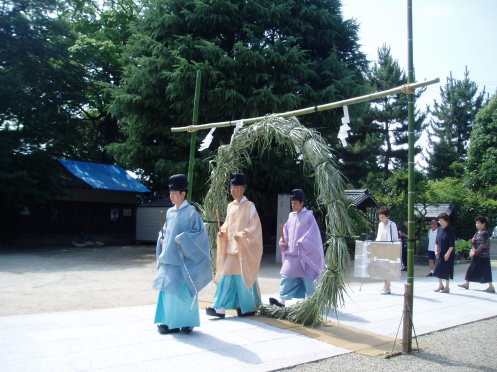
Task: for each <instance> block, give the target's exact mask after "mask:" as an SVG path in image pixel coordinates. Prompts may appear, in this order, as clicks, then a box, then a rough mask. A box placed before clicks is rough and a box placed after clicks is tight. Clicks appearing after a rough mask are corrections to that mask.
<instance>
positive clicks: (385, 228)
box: [376, 207, 399, 295]
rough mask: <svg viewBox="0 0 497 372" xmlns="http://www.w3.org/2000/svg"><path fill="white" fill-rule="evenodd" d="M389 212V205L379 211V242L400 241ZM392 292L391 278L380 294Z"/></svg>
mask: <svg viewBox="0 0 497 372" xmlns="http://www.w3.org/2000/svg"><path fill="white" fill-rule="evenodd" d="M389 214H390V211H389V210H388V208H387V207H381V208H380V210H379V211H378V219H379V220H380V223H379V224H378V234H377V235H376V241H377V242H378V241H380V242H397V241H399V231H398V230H397V225H396V224H395V222H393V221H390V220H389V219H388V215H389ZM390 293H391V290H390V280H385V284H384V286H383V289H382V290H381V292H380V294H383V295H387V294H390Z"/></svg>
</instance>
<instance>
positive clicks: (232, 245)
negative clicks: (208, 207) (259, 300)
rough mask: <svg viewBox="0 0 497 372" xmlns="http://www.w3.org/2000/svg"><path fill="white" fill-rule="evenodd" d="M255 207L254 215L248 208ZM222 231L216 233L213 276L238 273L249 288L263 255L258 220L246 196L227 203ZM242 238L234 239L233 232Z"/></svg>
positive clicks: (260, 229)
mask: <svg viewBox="0 0 497 372" xmlns="http://www.w3.org/2000/svg"><path fill="white" fill-rule="evenodd" d="M252 209H254V212H253V215H252V216H250V215H251V210H252ZM220 231H222V232H224V235H223V236H222V237H219V236H218V237H217V258H216V277H215V279H214V281H215V282H216V283H217V282H219V279H220V278H221V276H222V275H241V276H242V278H243V282H244V283H245V286H246V287H247V288H252V287H253V285H254V283H255V281H256V280H257V274H258V273H259V267H260V264H261V258H262V228H261V221H260V219H259V215H258V214H257V211H255V207H254V203H252V202H251V201H249V200H247V199H246V198H245V197H244V198H243V199H242V200H241V201H240V202H238V201H236V200H234V201H232V202H231V203H229V204H228V211H227V214H226V221H224V224H223V225H222V226H221V230H220ZM235 235H237V236H239V237H240V238H241V240H240V241H236V240H235V238H234V236H235Z"/></svg>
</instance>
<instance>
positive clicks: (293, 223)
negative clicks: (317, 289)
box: [280, 208, 324, 280]
mask: <svg viewBox="0 0 497 372" xmlns="http://www.w3.org/2000/svg"><path fill="white" fill-rule="evenodd" d="M283 231H284V237H285V243H286V244H287V248H286V249H281V259H282V267H281V271H280V274H281V275H286V276H291V277H295V278H303V277H306V278H310V279H312V280H316V279H318V278H319V277H320V276H321V272H322V271H323V268H324V251H323V243H322V241H321V233H320V231H319V227H318V224H317V223H316V219H315V218H314V214H313V213H312V211H311V210H307V209H305V208H303V209H302V210H301V211H300V212H299V213H297V212H291V213H290V214H289V215H288V221H287V222H286V223H285V225H284V226H283ZM281 242H282V241H281V240H280V244H281Z"/></svg>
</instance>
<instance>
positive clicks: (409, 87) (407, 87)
mask: <svg viewBox="0 0 497 372" xmlns="http://www.w3.org/2000/svg"><path fill="white" fill-rule="evenodd" d="M439 82H440V78H435V79H431V80H425V81H422V82H418V83H409V84H404V85H401V86H398V87H395V88H392V89H388V90H384V91H381V92H376V93H371V94H366V95H364V96H360V97H354V98H349V99H344V100H342V101H337V102H332V103H326V104H324V105H320V106H313V107H308V108H304V109H299V110H293V111H288V112H283V113H280V114H274V116H278V117H283V118H286V117H292V116H300V115H306V114H312V113H313V112H319V111H326V110H331V109H334V108H337V107H342V106H345V105H352V104H355V103H360V102H366V101H372V100H374V99H377V98H381V97H385V96H389V95H392V94H398V93H405V94H409V95H410V96H412V94H410V93H414V91H415V90H416V89H417V88H421V87H424V86H427V85H431V84H436V83H439ZM267 116H268V115H264V116H258V117H255V118H249V119H242V120H243V123H244V124H252V123H255V122H257V121H261V120H263V119H265V118H266V117H267ZM237 121H238V120H230V121H221V122H217V123H209V124H201V125H195V123H193V125H189V126H186V127H174V128H171V131H172V132H196V131H198V130H205V129H211V128H222V127H232V126H235V125H236V122H237Z"/></svg>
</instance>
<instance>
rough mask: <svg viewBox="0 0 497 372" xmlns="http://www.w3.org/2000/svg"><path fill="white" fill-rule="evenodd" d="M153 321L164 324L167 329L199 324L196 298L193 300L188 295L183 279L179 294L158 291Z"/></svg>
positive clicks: (197, 325)
mask: <svg viewBox="0 0 497 372" xmlns="http://www.w3.org/2000/svg"><path fill="white" fill-rule="evenodd" d="M192 304H193V305H192ZM154 322H155V323H156V324H166V325H167V326H168V327H169V329H173V328H180V327H199V326H200V317H199V313H198V299H197V298H195V301H194V297H192V296H190V292H189V291H188V287H187V286H186V282H184V281H183V283H182V285H181V290H180V292H179V294H178V293H169V292H164V291H160V292H159V299H158V301H157V308H156V310H155V321H154Z"/></svg>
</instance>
